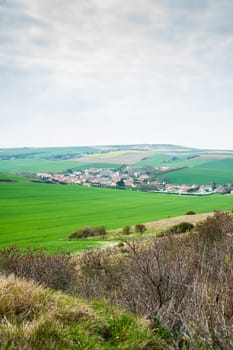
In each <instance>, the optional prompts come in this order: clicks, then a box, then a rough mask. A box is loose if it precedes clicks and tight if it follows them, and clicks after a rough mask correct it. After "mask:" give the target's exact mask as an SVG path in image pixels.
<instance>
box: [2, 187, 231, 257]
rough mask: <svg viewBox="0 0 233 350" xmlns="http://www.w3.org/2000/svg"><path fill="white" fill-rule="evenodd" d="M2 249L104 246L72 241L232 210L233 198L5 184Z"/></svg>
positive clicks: (71, 248)
mask: <svg viewBox="0 0 233 350" xmlns="http://www.w3.org/2000/svg"><path fill="white" fill-rule="evenodd" d="M0 207H1V211H0V247H4V246H9V245H10V244H13V243H14V244H16V245H18V246H19V247H23V248H25V247H28V246H31V247H37V248H38V247H43V248H45V249H48V250H49V251H50V252H52V251H56V250H59V249H69V250H70V251H80V250H83V249H85V248H88V247H96V246H104V245H106V242H105V241H103V240H101V241H98V240H83V241H68V240H66V238H67V236H68V234H69V233H70V232H72V231H74V230H76V229H78V228H81V227H83V226H100V225H104V226H105V227H106V228H107V229H115V228H119V227H122V226H124V225H134V224H137V223H142V222H149V221H155V220H159V219H163V218H167V217H175V216H179V215H183V214H185V213H186V212H187V211H188V210H194V211H195V212H196V213H205V212H211V211H213V210H231V209H232V208H233V197H232V196H223V195H212V196H206V197H194V196H177V195H166V194H155V193H143V192H137V191H121V190H110V189H99V188H84V187H81V186H72V185H49V184H38V183H21V182H19V183H14V182H12V183H7V182H0Z"/></svg>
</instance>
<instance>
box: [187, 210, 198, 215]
mask: <svg viewBox="0 0 233 350" xmlns="http://www.w3.org/2000/svg"><path fill="white" fill-rule="evenodd" d="M185 215H196V213H195V211H192V210H189V211H187V213H186V214H185Z"/></svg>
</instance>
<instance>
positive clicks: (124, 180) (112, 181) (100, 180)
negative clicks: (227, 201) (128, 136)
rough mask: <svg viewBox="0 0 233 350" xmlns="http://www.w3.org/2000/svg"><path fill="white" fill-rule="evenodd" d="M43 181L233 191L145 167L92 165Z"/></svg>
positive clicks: (202, 192)
mask: <svg viewBox="0 0 233 350" xmlns="http://www.w3.org/2000/svg"><path fill="white" fill-rule="evenodd" d="M37 176H38V177H39V179H40V181H43V182H47V183H60V184H75V185H82V186H86V187H104V188H118V189H131V190H141V191H145V192H160V193H170V194H180V195H200V196H201V195H210V194H213V193H222V194H233V188H232V187H231V186H230V185H228V186H224V185H216V184H215V183H212V184H201V185H196V184H193V185H186V184H182V185H174V184H170V183H168V182H166V181H165V180H164V179H162V178H158V179H156V180H151V175H149V174H148V173H146V172H145V171H143V170H133V169H131V168H125V169H124V170H120V169H117V170H115V169H114V170H113V169H104V168H89V169H83V170H77V171H72V170H69V171H67V172H65V173H53V174H52V173H38V174H37Z"/></svg>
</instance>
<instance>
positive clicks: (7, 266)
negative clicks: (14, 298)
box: [0, 246, 77, 290]
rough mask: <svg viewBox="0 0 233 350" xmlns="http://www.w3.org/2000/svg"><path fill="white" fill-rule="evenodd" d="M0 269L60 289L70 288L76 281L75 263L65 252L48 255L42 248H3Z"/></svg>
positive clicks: (7, 273)
mask: <svg viewBox="0 0 233 350" xmlns="http://www.w3.org/2000/svg"><path fill="white" fill-rule="evenodd" d="M0 270H1V271H2V272H3V273H5V274H6V275H9V274H12V273H13V274H14V275H15V276H16V277H25V278H27V279H32V280H34V281H36V282H39V283H41V284H43V285H46V286H48V287H51V288H54V289H60V290H71V289H72V288H73V287H74V286H75V285H76V282H77V273H76V265H75V263H74V262H73V260H72V257H71V256H70V255H68V254H65V253H64V254H63V253H56V254H54V255H48V254H46V253H45V252H44V251H43V250H39V251H33V250H31V249H28V250H26V251H25V252H22V251H20V250H19V249H17V248H16V247H14V246H12V247H9V248H4V249H3V250H2V251H0Z"/></svg>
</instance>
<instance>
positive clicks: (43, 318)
mask: <svg viewBox="0 0 233 350" xmlns="http://www.w3.org/2000/svg"><path fill="white" fill-rule="evenodd" d="M0 321H1V322H0V343H1V349H2V350H15V349H21V350H23V349H25V350H26V349H27V350H34V349H35V350H44V349H47V350H50V349H51V350H52V349H53V350H55V349H59V350H62V349H64V350H65V349H82V350H87V349H90V350H91V349H96V350H98V349H101V350H107V349H109V350H110V349H135V350H136V349H138V350H139V349H162V345H161V346H160V345H159V340H158V338H157V339H156V337H155V334H153V332H152V330H151V329H150V328H149V326H148V324H147V323H146V322H145V321H142V320H140V319H138V318H137V317H136V316H133V315H132V314H131V313H126V312H121V311H120V310H119V309H118V308H116V307H113V306H110V305H108V304H107V303H104V302H91V303H88V304H87V302H85V301H82V300H80V299H77V298H72V297H69V296H67V295H65V294H62V293H59V292H52V291H51V290H49V289H45V288H42V287H40V286H38V285H36V284H35V283H33V282H28V281H25V280H20V279H15V278H13V277H8V278H7V277H0Z"/></svg>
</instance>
